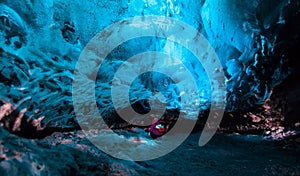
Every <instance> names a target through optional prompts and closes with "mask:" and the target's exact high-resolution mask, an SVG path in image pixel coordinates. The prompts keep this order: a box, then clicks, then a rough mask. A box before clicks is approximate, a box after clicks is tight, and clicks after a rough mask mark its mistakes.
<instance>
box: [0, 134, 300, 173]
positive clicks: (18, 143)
mask: <svg viewBox="0 0 300 176" xmlns="http://www.w3.org/2000/svg"><path fill="white" fill-rule="evenodd" d="M0 130H1V133H0V134H1V141H0V171H1V175H253V174H259V175H295V176H296V175H299V174H300V167H299V166H300V161H299V154H300V150H299V144H300V138H291V139H289V140H287V141H285V142H283V141H281V142H271V141H265V140H263V138H262V137H261V136H252V135H238V134H231V135H226V134H217V135H216V136H215V137H214V138H213V139H212V140H211V141H210V142H209V143H208V144H207V145H205V146H204V147H199V146H198V139H199V134H192V135H191V136H190V137H189V138H188V139H187V140H186V141H185V142H184V143H183V144H182V145H181V146H180V147H178V148H177V149H176V150H174V151H173V152H171V153H169V154H167V155H165V156H163V157H161V158H158V159H155V160H150V161H139V162H134V161H122V160H118V159H115V158H112V157H110V156H108V155H107V154H105V153H103V152H101V151H100V150H99V149H97V148H96V147H94V146H93V145H91V143H90V142H89V141H88V140H87V139H85V138H84V136H85V135H84V134H83V133H82V132H81V131H74V132H65V133H53V134H52V135H50V136H48V137H46V138H44V139H42V140H37V139H23V138H19V137H17V136H15V135H12V134H9V133H8V132H6V131H5V130H3V129H2V128H1V129H0ZM148 140H149V139H145V141H146V144H145V143H141V144H138V145H147V142H150V141H148ZM133 142H134V141H133Z"/></svg>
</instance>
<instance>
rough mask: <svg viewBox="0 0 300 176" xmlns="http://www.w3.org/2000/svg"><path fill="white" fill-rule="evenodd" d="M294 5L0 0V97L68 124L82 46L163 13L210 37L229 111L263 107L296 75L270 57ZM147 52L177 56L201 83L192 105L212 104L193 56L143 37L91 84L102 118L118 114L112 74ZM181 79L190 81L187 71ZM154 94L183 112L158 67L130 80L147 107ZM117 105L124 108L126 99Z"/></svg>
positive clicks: (138, 104)
mask: <svg viewBox="0 0 300 176" xmlns="http://www.w3.org/2000/svg"><path fill="white" fill-rule="evenodd" d="M296 5H297V2H296V1H290V0H280V1H272V0H254V1H245V0H226V1H221V0H206V1H204V0H198V1H189V0H188V1H186V0H144V1H143V0H130V1H129V0H116V1H108V0H103V1H96V0H86V1H84V3H83V1H69V0H43V1H29V0H19V1H11V0H1V3H0V32H1V35H0V37H1V40H0V41H1V43H0V47H1V50H0V56H1V62H0V70H1V71H0V75H1V77H0V89H1V90H0V91H1V97H2V98H5V99H9V100H11V101H13V102H14V103H17V102H19V101H24V103H23V104H22V106H24V107H27V111H28V114H29V115H30V114H34V113H38V112H39V113H40V114H41V115H44V116H45V118H46V119H48V120H47V121H49V123H50V125H52V126H53V127H55V126H61V125H63V126H64V127H65V128H68V127H72V126H73V125H74V124H75V122H74V121H75V120H74V112H73V107H72V79H73V71H74V67H75V64H76V61H77V59H78V57H79V55H80V53H81V51H82V50H83V48H84V47H85V45H86V44H87V43H88V42H89V41H90V39H91V38H92V37H93V36H95V35H96V34H97V33H98V32H100V31H101V30H102V29H104V28H105V27H106V26H108V25H110V24H112V23H114V22H117V21H120V20H123V19H125V18H128V17H133V16H143V15H158V16H166V17H172V18H176V19H179V20H181V21H183V22H185V23H187V24H189V25H191V26H193V27H194V28H196V29H197V30H199V32H201V33H202V34H203V35H204V36H206V37H207V39H208V40H209V42H210V44H211V45H212V47H213V48H214V49H215V50H216V53H217V54H218V56H219V59H220V62H221V63H222V65H223V67H224V71H225V73H226V84H227V91H228V95H227V102H228V104H227V111H233V110H237V109H244V108H248V107H251V106H253V105H255V104H261V103H262V102H263V101H264V100H265V99H267V98H268V96H269V93H270V91H271V90H272V87H274V86H275V85H278V84H279V83H281V82H282V81H283V80H284V79H285V77H286V76H287V75H288V74H289V73H290V70H289V68H288V67H287V66H285V62H286V60H285V59H284V58H282V57H278V56H275V55H274V53H275V49H276V48H275V46H276V45H277V44H278V42H279V41H278V38H277V37H278V34H279V33H280V30H281V28H282V27H283V26H284V25H285V24H286V23H288V22H289V21H288V20H289V17H290V16H291V14H290V12H291V13H292V12H293V10H294V9H295V7H296ZM129 32H130V31H129ZM274 48H275V49H274ZM146 51H161V52H165V53H167V54H170V56H172V57H176V58H180V59H181V61H182V62H183V63H184V64H185V66H186V67H187V68H188V69H189V70H190V72H191V73H192V75H193V77H194V79H195V80H196V82H197V86H198V92H197V93H198V94H199V97H198V100H197V98H196V100H195V97H194V96H192V95H191V103H197V104H199V110H200V111H201V110H206V109H207V108H208V106H209V104H210V93H211V90H210V85H209V80H208V78H207V74H206V72H205V69H204V68H203V66H202V65H201V63H199V62H197V61H196V59H195V56H193V55H192V54H191V53H190V52H189V51H188V50H187V49H186V48H184V47H182V46H180V45H179V44H176V43H172V42H169V41H166V40H165V39H163V38H156V37H143V38H137V39H133V40H130V41H127V42H125V43H123V44H122V45H120V46H118V47H117V48H115V49H114V50H113V52H111V53H110V55H109V56H108V57H107V59H106V61H105V62H103V63H102V66H101V68H100V70H99V72H98V76H97V82H96V83H97V84H96V86H95V87H96V98H97V103H98V106H99V110H100V111H101V113H102V114H104V117H106V116H111V115H112V114H114V109H113V106H112V103H111V97H110V91H111V90H110V84H111V81H112V79H113V76H114V74H115V72H116V71H117V69H118V68H119V67H120V65H121V64H123V63H124V62H125V61H126V59H128V58H129V57H131V56H133V55H136V54H138V53H140V52H146ZM95 62H96V61H95ZM159 65H160V66H161V67H170V62H169V61H168V60H162V61H161V63H159ZM136 66H142V63H141V65H136ZM90 67H93V65H90ZM170 69H172V68H170ZM173 71H174V72H178V73H180V72H179V71H178V70H173ZM181 81H182V84H185V86H186V87H189V83H188V82H184V77H183V78H182V80H181ZM121 84H122V82H120V85H121ZM156 92H161V93H162V94H163V95H164V97H165V99H166V100H163V99H162V100H161V102H162V103H167V104H168V106H167V108H168V109H171V110H172V109H180V96H181V95H182V93H184V92H181V91H180V90H178V88H177V87H176V85H175V84H174V82H172V80H170V79H169V78H168V77H166V76H165V75H163V74H159V73H145V74H143V75H140V76H139V77H138V78H137V79H136V80H135V81H134V83H133V84H132V87H131V93H130V98H131V99H130V102H131V104H132V105H133V106H134V108H135V109H136V110H137V111H140V112H141V113H145V112H147V111H148V110H149V102H148V101H147V100H148V99H149V96H150V95H155V93H156ZM160 98H161V97H157V99H158V100H159V99H160ZM164 101H166V102H164ZM83 102H84V100H83ZM118 106H119V107H120V108H125V107H122V102H120V104H119V105H118ZM37 111H38V112H37Z"/></svg>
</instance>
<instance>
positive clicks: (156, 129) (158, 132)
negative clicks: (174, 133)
mask: <svg viewBox="0 0 300 176" xmlns="http://www.w3.org/2000/svg"><path fill="white" fill-rule="evenodd" d="M165 133H166V129H165V127H164V126H163V125H162V124H160V123H159V122H158V118H156V117H155V118H154V120H153V123H152V125H151V126H150V128H149V135H150V136H151V138H152V139H156V138H158V137H161V136H163V135H164V134H165Z"/></svg>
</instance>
